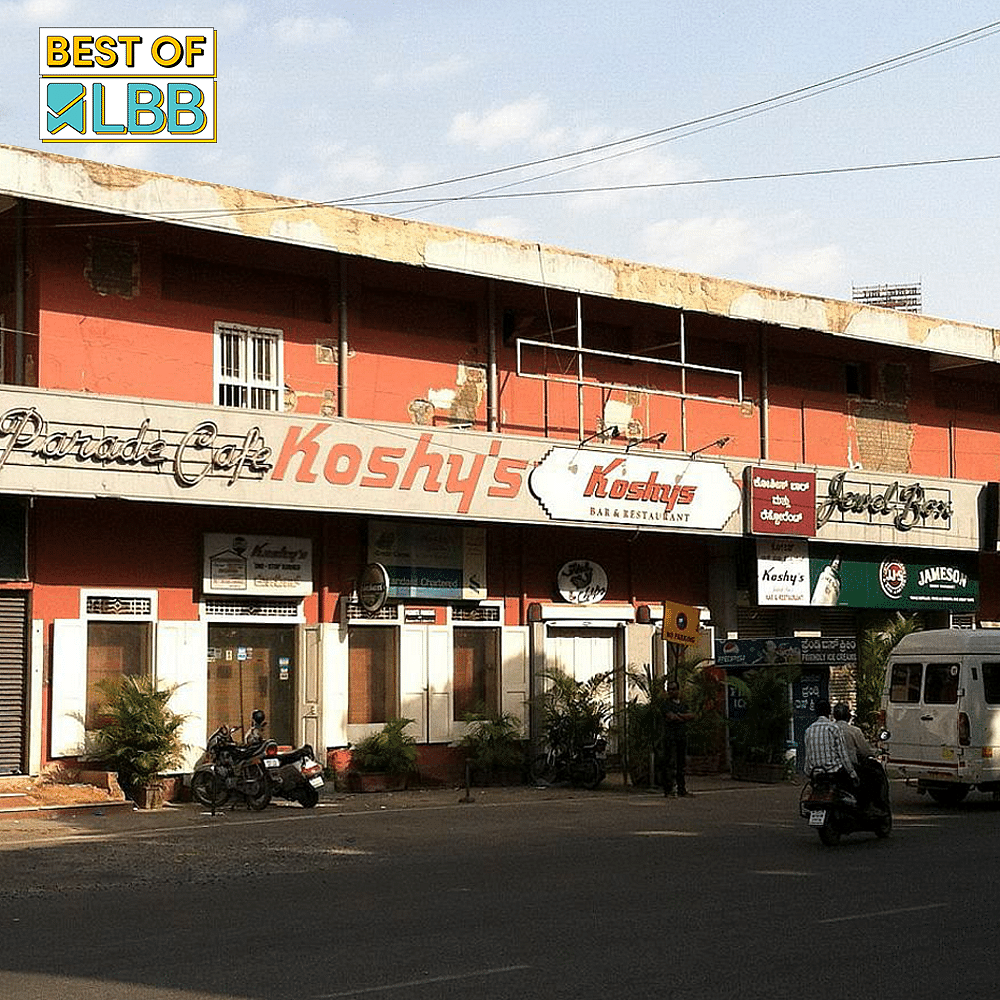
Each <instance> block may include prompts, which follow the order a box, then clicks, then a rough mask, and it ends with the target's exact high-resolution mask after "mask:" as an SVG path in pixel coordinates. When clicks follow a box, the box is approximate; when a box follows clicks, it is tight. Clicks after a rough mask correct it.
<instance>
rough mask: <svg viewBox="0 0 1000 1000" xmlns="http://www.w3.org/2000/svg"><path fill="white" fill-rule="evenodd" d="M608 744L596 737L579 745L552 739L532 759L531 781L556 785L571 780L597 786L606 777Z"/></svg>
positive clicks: (592, 786)
mask: <svg viewBox="0 0 1000 1000" xmlns="http://www.w3.org/2000/svg"><path fill="white" fill-rule="evenodd" d="M607 747H608V743H607V740H605V739H604V737H603V736H597V737H595V738H594V739H591V740H588V741H587V742H586V743H582V744H580V745H579V746H573V745H572V744H567V743H563V742H557V741H554V740H552V741H550V742H549V745H548V747H547V748H546V749H545V750H543V751H541V752H540V753H537V754H535V756H534V757H533V758H532V761H531V770H530V774H531V780H532V781H533V782H534V783H535V784H536V785H554V784H558V783H559V782H563V781H568V782H569V783H570V784H571V785H579V786H580V787H581V788H591V789H593V788H596V787H597V786H598V785H599V784H600V783H601V782H602V781H603V780H604V778H605V776H606V774H607V771H606V769H605V757H606V752H607Z"/></svg>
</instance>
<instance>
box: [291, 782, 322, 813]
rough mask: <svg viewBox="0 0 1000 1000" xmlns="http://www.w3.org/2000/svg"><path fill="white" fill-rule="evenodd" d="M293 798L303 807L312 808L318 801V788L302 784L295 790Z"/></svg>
mask: <svg viewBox="0 0 1000 1000" xmlns="http://www.w3.org/2000/svg"><path fill="white" fill-rule="evenodd" d="M295 798H296V800H297V801H298V803H299V805H300V806H302V808H303V809H312V807H313V806H314V805H316V803H317V802H319V789H318V788H313V786H312V785H303V786H302V787H301V788H299V789H297V790H296V792H295Z"/></svg>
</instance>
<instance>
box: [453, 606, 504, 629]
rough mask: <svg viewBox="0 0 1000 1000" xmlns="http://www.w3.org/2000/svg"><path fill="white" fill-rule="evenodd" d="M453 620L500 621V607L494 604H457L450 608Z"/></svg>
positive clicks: (495, 622)
mask: <svg viewBox="0 0 1000 1000" xmlns="http://www.w3.org/2000/svg"><path fill="white" fill-rule="evenodd" d="M451 620H452V621H453V622H487V623H492V624H499V623H500V607H499V605H496V604H479V605H463V604H460V605H457V606H455V607H453V608H452V609H451Z"/></svg>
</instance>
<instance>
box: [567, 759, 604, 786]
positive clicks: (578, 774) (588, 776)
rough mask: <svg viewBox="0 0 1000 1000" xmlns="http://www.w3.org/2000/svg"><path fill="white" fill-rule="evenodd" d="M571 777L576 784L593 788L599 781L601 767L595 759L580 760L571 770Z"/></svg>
mask: <svg viewBox="0 0 1000 1000" xmlns="http://www.w3.org/2000/svg"><path fill="white" fill-rule="evenodd" d="M573 777H574V778H575V779H576V783H577V784H578V785H580V786H582V787H583V788H589V789H591V790H593V789H595V788H596V787H597V786H598V785H599V784H600V783H601V767H600V765H599V764H598V763H597V761H596V760H593V759H589V760H588V759H584V760H581V761H580V762H579V763H578V764H577V765H576V768H575V769H574V771H573Z"/></svg>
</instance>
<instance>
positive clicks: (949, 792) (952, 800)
mask: <svg viewBox="0 0 1000 1000" xmlns="http://www.w3.org/2000/svg"><path fill="white" fill-rule="evenodd" d="M927 794H928V795H929V796H930V797H931V798H932V799H933V800H934V801H935V802H936V803H937V804H938V805H939V806H957V805H958V804H959V802H961V801H962V799H964V798H965V796H966V795H968V794H969V786H968V785H947V786H946V787H943V788H942V787H938V788H928V789H927Z"/></svg>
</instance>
